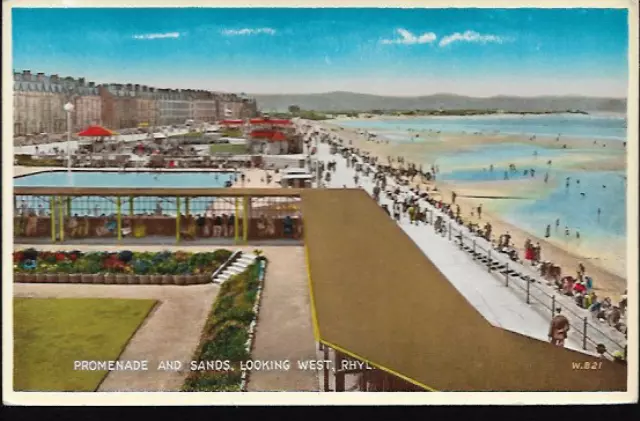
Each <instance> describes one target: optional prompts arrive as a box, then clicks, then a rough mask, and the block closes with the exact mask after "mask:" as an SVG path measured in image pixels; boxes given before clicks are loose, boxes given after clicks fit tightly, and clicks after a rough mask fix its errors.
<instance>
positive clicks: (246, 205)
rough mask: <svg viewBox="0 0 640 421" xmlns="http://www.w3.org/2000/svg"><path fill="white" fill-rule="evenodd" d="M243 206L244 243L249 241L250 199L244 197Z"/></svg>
mask: <svg viewBox="0 0 640 421" xmlns="http://www.w3.org/2000/svg"><path fill="white" fill-rule="evenodd" d="M242 199H243V204H242V205H243V206H242V241H244V242H245V243H246V242H247V240H248V239H249V198H248V197H247V196H244V197H243V198H242Z"/></svg>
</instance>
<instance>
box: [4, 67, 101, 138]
mask: <svg viewBox="0 0 640 421" xmlns="http://www.w3.org/2000/svg"><path fill="white" fill-rule="evenodd" d="M67 102H71V103H72V104H74V105H75V110H74V112H73V113H72V115H71V116H72V119H71V125H72V128H71V130H72V131H79V130H82V128H83V127H84V126H85V125H87V124H100V120H101V109H102V103H101V100H100V96H99V95H98V89H97V87H96V86H95V84H94V83H93V82H89V83H87V82H86V81H85V80H84V79H82V78H81V79H74V78H71V77H65V78H61V77H59V76H58V75H51V76H46V75H45V74H44V73H37V74H32V73H31V71H29V70H24V71H23V72H22V73H15V72H14V75H13V109H14V113H13V130H14V136H26V135H35V134H40V133H64V132H66V131H67V121H66V120H67V115H66V112H65V111H64V105H65V104H66V103H67Z"/></svg>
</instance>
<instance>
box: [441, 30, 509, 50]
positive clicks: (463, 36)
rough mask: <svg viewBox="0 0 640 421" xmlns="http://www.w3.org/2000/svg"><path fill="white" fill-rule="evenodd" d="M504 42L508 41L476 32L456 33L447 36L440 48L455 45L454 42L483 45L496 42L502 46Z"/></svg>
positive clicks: (442, 40)
mask: <svg viewBox="0 0 640 421" xmlns="http://www.w3.org/2000/svg"><path fill="white" fill-rule="evenodd" d="M504 41H506V39H505V38H502V37H499V36H497V35H483V34H479V33H477V32H475V31H465V32H463V33H460V32H456V33H453V34H451V35H447V36H446V37H444V38H442V39H441V40H440V43H439V44H438V45H439V46H440V47H445V46H447V45H449V44H453V43H454V42H477V43H482V44H486V43H488V42H495V43H498V44H502V43H503V42H504Z"/></svg>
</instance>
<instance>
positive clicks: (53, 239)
mask: <svg viewBox="0 0 640 421" xmlns="http://www.w3.org/2000/svg"><path fill="white" fill-rule="evenodd" d="M49 208H50V209H49V212H50V213H51V242H52V243H55V242H56V196H51V197H50V198H49Z"/></svg>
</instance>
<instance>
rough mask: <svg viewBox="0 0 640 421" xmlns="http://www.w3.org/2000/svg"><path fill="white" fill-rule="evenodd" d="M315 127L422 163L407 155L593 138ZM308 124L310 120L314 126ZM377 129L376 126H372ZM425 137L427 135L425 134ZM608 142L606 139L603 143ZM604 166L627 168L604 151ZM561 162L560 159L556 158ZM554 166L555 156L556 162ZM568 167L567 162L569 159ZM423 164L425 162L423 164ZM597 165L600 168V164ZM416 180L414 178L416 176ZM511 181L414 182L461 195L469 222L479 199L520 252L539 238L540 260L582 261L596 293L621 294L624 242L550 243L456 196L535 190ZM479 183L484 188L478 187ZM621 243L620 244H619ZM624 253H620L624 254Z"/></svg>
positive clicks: (571, 265)
mask: <svg viewBox="0 0 640 421" xmlns="http://www.w3.org/2000/svg"><path fill="white" fill-rule="evenodd" d="M314 123H315V125H317V126H319V127H324V128H325V129H327V130H329V131H330V132H331V133H332V134H334V135H339V136H340V137H342V138H343V139H344V140H345V145H346V146H348V143H349V140H351V141H352V145H351V146H352V147H354V148H357V149H360V150H362V151H367V152H369V153H370V154H371V155H373V156H377V157H378V158H379V161H380V162H381V163H385V164H386V163H387V157H388V156H392V157H398V156H403V157H405V161H406V162H407V163H409V162H413V163H415V164H416V165H418V166H419V165H420V162H418V161H419V160H418V159H415V158H414V159H411V157H417V156H419V157H421V158H422V159H421V160H424V158H425V157H429V156H433V158H434V160H435V158H437V156H438V154H442V153H447V152H451V151H454V150H455V151H460V150H464V149H471V148H473V147H476V146H478V145H482V144H499V143H514V142H517V143H524V144H528V143H534V144H536V145H537V146H541V147H547V148H548V147H552V148H553V147H560V148H561V147H562V145H563V144H567V149H582V148H587V147H591V146H592V144H593V140H587V139H562V138H561V139H560V145H557V143H558V142H556V141H555V138H537V139H536V140H535V141H529V140H528V139H529V138H528V137H526V136H512V135H473V134H466V135H465V134H461V135H451V134H440V135H435V134H433V133H430V135H431V136H432V137H433V138H436V136H437V138H438V140H437V141H433V142H416V143H401V144H398V143H393V142H389V143H388V144H387V143H384V142H381V143H376V142H369V141H367V140H366V138H365V136H363V135H359V134H358V131H359V130H360V129H352V128H340V127H339V126H337V125H335V124H332V123H327V122H322V123H319V122H314ZM314 123H312V124H314ZM371 131H375V130H371ZM416 133H417V134H422V133H424V132H414V134H416ZM425 138H428V137H425ZM604 143H606V142H604ZM607 147H609V148H611V149H613V148H616V149H619V150H621V151H622V150H623V149H624V148H623V146H622V143H621V142H615V141H612V142H609V143H608V144H607ZM593 162H596V161H594V160H589V159H584V160H578V162H577V163H576V162H574V163H573V164H571V165H572V167H573V168H576V167H575V166H576V165H577V166H579V167H580V168H585V169H586V168H590V169H593ZM598 162H600V163H601V164H602V166H606V169H608V170H614V169H624V168H626V157H625V156H624V155H623V154H621V155H620V156H619V157H618V156H614V157H611V155H608V154H607V155H605V156H604V158H603V160H602V161H598ZM558 163H559V162H558ZM554 164H555V160H554ZM567 165H569V164H568V163H567ZM424 168H425V169H426V168H427V165H424ZM598 169H600V168H598ZM416 181H418V179H416ZM525 182H526V183H528V184H529V186H527V187H524V183H525ZM513 183H514V184H505V183H499V182H493V183H491V182H489V183H451V182H449V183H444V182H441V181H438V182H435V183H433V182H417V183H415V184H416V185H419V186H420V187H421V189H424V188H428V189H429V190H431V189H433V188H434V187H437V189H438V190H439V191H440V192H441V193H442V199H443V201H445V202H447V203H449V202H450V201H451V192H452V190H454V189H455V191H456V193H457V194H458V195H459V196H458V199H457V200H456V203H457V204H459V205H460V208H461V213H462V216H463V219H464V220H465V221H468V220H469V219H472V220H473V221H474V222H478V218H477V215H476V216H475V217H474V218H471V216H470V214H471V210H472V209H473V208H475V207H476V206H477V205H478V203H480V202H482V203H483V212H482V222H483V223H484V222H490V223H491V224H492V226H493V232H494V233H497V234H498V235H499V234H502V233H504V232H507V231H509V233H510V234H511V238H512V241H513V243H514V245H515V247H516V248H517V249H518V250H519V251H520V252H521V255H523V253H524V251H523V246H524V242H525V239H527V238H529V239H531V241H533V242H534V243H535V242H539V243H540V245H541V247H542V258H543V260H549V261H552V262H554V263H555V264H557V265H559V266H561V267H562V270H563V273H564V274H567V275H573V276H575V272H576V270H577V267H578V264H579V263H580V262H582V263H583V264H584V266H585V268H586V271H587V274H588V275H590V276H592V277H593V279H594V284H595V289H596V293H598V294H600V295H601V296H610V297H611V298H612V299H614V300H618V299H619V297H620V295H621V294H622V293H623V291H624V290H625V289H626V283H627V281H626V267H627V265H626V247H624V245H614V244H612V245H613V246H614V247H607V249H608V250H609V252H603V251H602V249H598V250H593V249H589V248H587V247H586V245H585V244H584V243H582V244H577V243H576V241H572V242H568V243H565V242H563V241H556V240H554V239H552V240H551V241H549V240H546V239H544V238H540V237H537V236H535V235H531V234H530V233H528V232H526V231H525V230H523V229H521V228H518V227H516V226H514V225H513V224H510V223H508V222H506V221H504V220H503V219H502V218H501V217H500V216H499V215H497V214H496V213H495V212H492V211H491V206H488V204H487V199H473V198H465V197H460V195H461V194H462V195H487V196H490V195H496V196H499V195H500V196H503V195H509V194H513V193H516V192H518V193H519V195H529V194H533V193H535V191H536V190H537V189H538V190H539V188H540V186H538V185H537V184H539V183H536V182H535V181H534V182H533V183H531V182H530V180H526V181H525V180H523V183H520V184H518V183H519V182H518V181H515V182H513ZM479 184H482V185H483V186H482V187H481V186H479ZM621 246H622V247H621ZM622 252H624V253H622ZM621 253H622V255H621Z"/></svg>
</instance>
